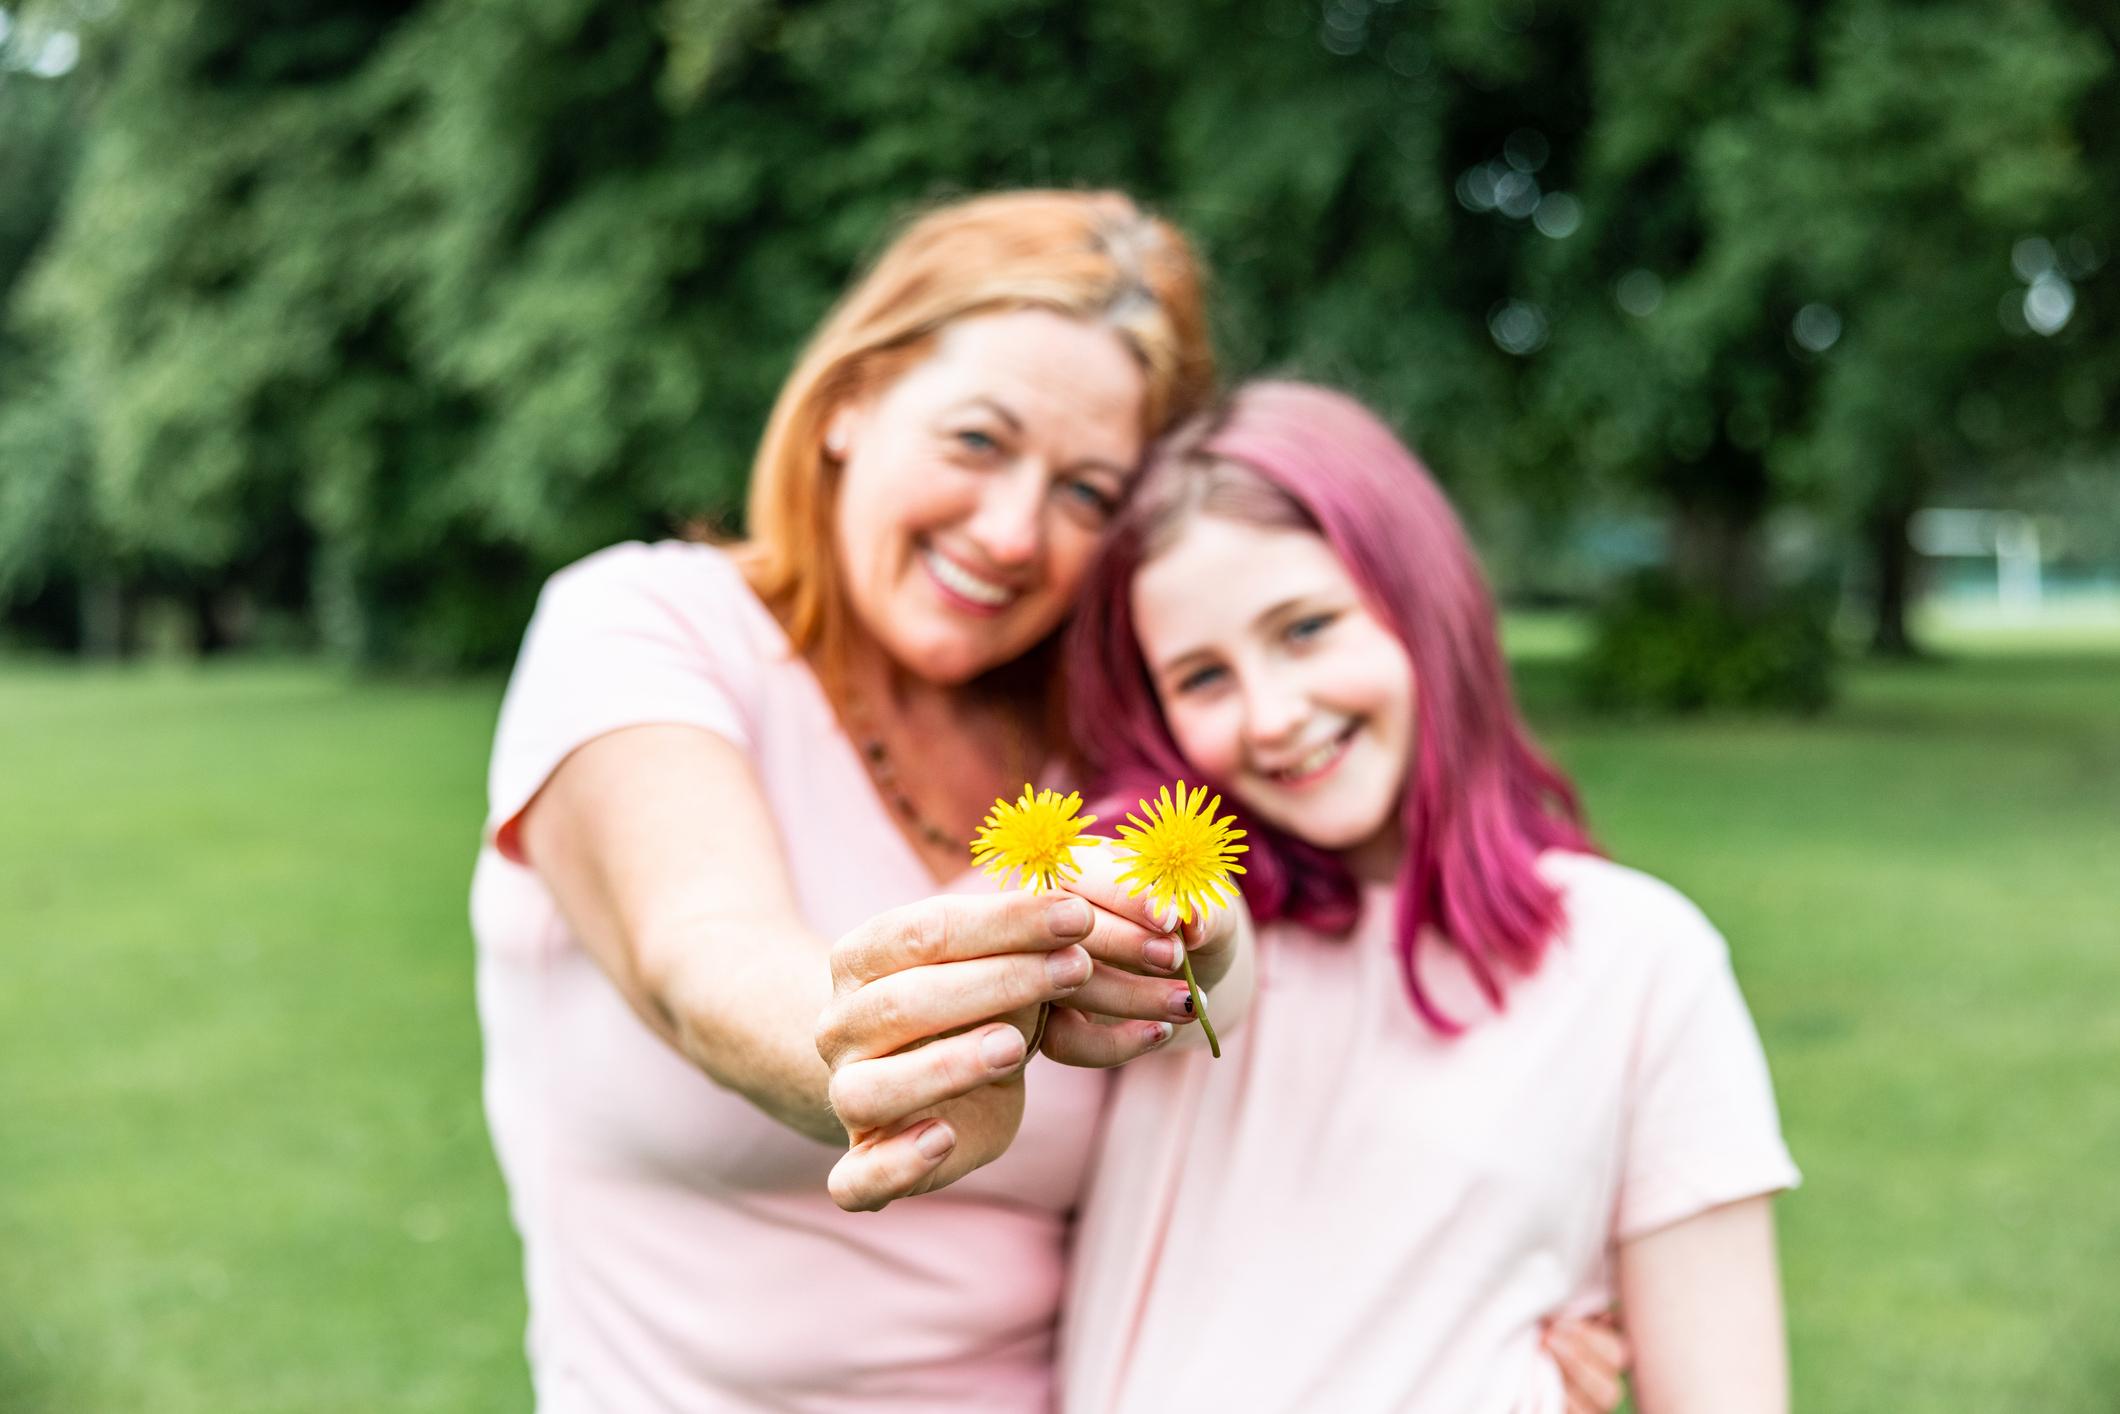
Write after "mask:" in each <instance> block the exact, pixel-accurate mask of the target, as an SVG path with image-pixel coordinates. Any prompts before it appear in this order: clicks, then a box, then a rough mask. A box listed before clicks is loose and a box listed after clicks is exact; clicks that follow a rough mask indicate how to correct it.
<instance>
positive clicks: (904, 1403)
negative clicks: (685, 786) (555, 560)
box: [471, 543, 1104, 1414]
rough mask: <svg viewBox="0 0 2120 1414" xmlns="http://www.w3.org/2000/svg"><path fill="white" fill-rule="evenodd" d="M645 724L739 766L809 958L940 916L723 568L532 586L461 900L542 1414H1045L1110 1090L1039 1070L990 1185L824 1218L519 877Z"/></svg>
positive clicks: (802, 1150) (809, 1166) (637, 554)
mask: <svg viewBox="0 0 2120 1414" xmlns="http://www.w3.org/2000/svg"><path fill="white" fill-rule="evenodd" d="M648 723H687V724H690V725H693V726H698V727H702V728H704V729H706V730H708V731H711V732H713V733H715V734H716V735H718V736H721V737H723V738H725V739H726V740H728V741H730V742H732V743H734V744H735V745H736V746H738V747H739V748H741V749H742V750H743V751H744V752H745V754H746V755H748V756H749V757H750V760H751V763H752V765H753V766H754V767H755V768H756V770H757V774H758V779H759V781H760V783H761V785H762V786H763V788H764V791H765V795H766V799H767V801H768V803H769V804H770V805H771V807H772V811H773V816H774V819H775V820H776V821H777V822H778V823H779V826H780V831H781V838H782V841H783V845H784V849H785V853H786V856H787V860H786V862H787V867H788V870H789V873H790V876H791V877H792V879H793V881H794V886H795V890H796V894H797V898H798V900H799V902H800V906H801V909H802V913H803V916H804V918H805V919H806V921H807V922H808V923H809V924H810V926H811V927H813V928H814V929H815V930H816V931H817V932H818V933H820V934H822V935H825V936H827V937H834V936H837V935H839V934H841V933H843V932H845V931H847V930H848V929H851V928H852V927H854V926H855V925H856V924H858V923H860V922H862V921H863V920H865V919H867V918H870V917H872V916H874V915H876V914H878V913H881V912H884V911H885V910H887V909H891V908H895V907H897V906H899V905H901V904H905V903H908V902H911V901H913V900H915V899H919V898H923V897H926V896H928V895H930V894H933V893H936V892H938V890H937V889H936V887H935V886H934V883H933V881H932V880H931V878H930V877H929V875H928V873H927V870H926V868H925V867H924V866H923V864H922V863H921V861H920V859H919V858H918V857H917V856H916V855H915V853H914V852H913V850H912V849H911V847H910V846H909V845H907V843H906V842H905V840H904V839H903V837H902V836H901V835H900V834H899V832H898V831H897V829H896V828H894V826H893V824H892V822H891V819H890V816H889V815H888V813H887V811H886V807H885V806H884V805H883V804H882V802H881V801H879V800H878V798H877V796H876V793H875V790H874V788H873V787H872V785H871V783H870V780H869V777H868V774H867V772H866V770H865V769H864V767H863V765H862V763H861V761H860V759H859V757H858V756H857V755H856V753H855V749H854V747H853V745H852V744H851V743H850V742H849V741H848V740H847V739H846V737H845V735H844V733H843V732H842V731H841V730H840V727H839V725H838V723H837V721H836V719H835V718H834V716H833V714H832V712H831V710H830V708H829V706H828V705H827V703H826V701H825V698H824V695H823V692H822V691H821V689H820V688H819V686H818V683H817V680H816V678H815V677H814V676H813V674H812V673H811V672H810V670H809V668H808V667H807V666H806V665H805V664H804V663H803V661H802V660H801V659H800V658H797V657H795V656H793V655H792V654H790V652H789V651H788V645H787V640H786V638H785V636H784V635H783V633H782V632H781V629H780V626H779V624H778V623H777V621H776V620H775V619H774V618H773V617H772V615H771V614H770V613H769V612H767V610H766V609H765V607H764V606H763V605H762V604H760V603H759V601H758V600H757V598H756V597H755V596H753V595H752V593H751V591H750V589H749V588H748V586H747V585H746V584H745V583H744V580H743V578H742V576H741V575H740V574H739V573H738V571H737V570H736V568H735V566H734V565H733V564H732V563H731V562H730V561H729V559H728V558H727V557H726V556H725V555H724V554H722V553H721V552H720V551H718V550H715V549H712V548H709V547H706V546H700V545H691V544H681V543H665V544H660V545H653V546H650V545H639V544H629V545H621V546H617V547H615V548H613V549H610V550H606V551H603V552H602V553H600V554H597V555H593V556H591V557H590V558H588V559H586V560H584V561H582V562H580V563H579V564H576V565H574V566H573V567H571V568H569V569H567V570H564V571H562V572H561V573H560V574H558V575H556V576H555V577H554V578H553V579H552V581H551V582H550V584H548V585H547V586H546V589H545V592H544V595H543V597H542V598H541V599H540V600H539V602H538V608H537V614H536V617H535V618H534V619H533V620H532V622H531V625H530V629H529V633H528V636H527V637H526V639H525V641H524V644H523V649H522V654H521V657H520V658H519V659H518V661H517V663H516V667H515V674H514V677H513V678H512V680H511V681H510V683H509V687H508V694H507V699H506V701H505V703H504V705H503V706H502V709H501V718H500V725H499V728H498V731H497V733H496V736H495V740H494V747H493V763H492V776H491V782H490V785H491V800H490V806H491V810H490V814H489V816H488V820H487V835H486V845H485V848H484V849H483V851H482V852H481V854H480V856H479V861H478V870H477V874H476V877H475V880H474V882H473V886H472V899H471V911H472V923H473V930H474V932H475V933H476V934H477V938H478V959H479V968H478V1000H479V1016H480V1019H481V1022H482V1023H483V1026H484V1031H485V1041H486V1079H485V1091H486V1112H487V1117H488V1121H489V1123H490V1125H491V1128H492V1131H493V1140H494V1148H495V1150H496V1151H497V1153H498V1155H499V1158H500V1163H501V1169H502V1172H503V1174H504V1175H505V1176H506V1178H507V1181H508V1190H509V1200H510V1206H511V1208H512V1210H513V1214H514V1219H515V1224H516V1227H517V1229H518V1231H519V1232H520V1233H521V1234H522V1239H523V1249H524V1261H525V1268H526V1278H527V1283H528V1287H529V1297H530V1330H529V1337H528V1347H529V1353H530V1361H531V1367H532V1372H533V1375H534V1377H535V1381H536V1386H537V1394H538V1407H539V1409H540V1410H543V1411H545V1414H578V1411H590V1410H596V1411H625V1414H634V1412H635V1411H643V1412H644V1414H645V1411H661V1410H672V1411H675V1410H682V1411H687V1414H698V1411H721V1410H754V1409H755V1410H763V1409H772V1410H851V1409H861V1410H864V1411H913V1410H920V1411H940V1410H972V1409H978V1410H1004V1411H1010V1410H1015V1411H1030V1410H1042V1409H1045V1408H1047V1407H1048V1406H1049V1403H1050V1400H1051V1395H1052V1366H1053V1334H1054V1323H1055V1318H1056V1315H1057V1312H1058V1308H1059V1302H1060V1294H1061V1286H1062V1280H1063V1262H1064V1244H1065V1240H1066V1230H1067V1229H1066V1224H1067V1218H1068V1214H1069V1210H1070V1209H1071V1208H1072V1207H1073V1206H1074V1204H1075V1202H1076V1200H1077V1197H1078V1195H1079V1192H1080V1189H1081V1186H1082V1183H1083V1180H1084V1177H1085V1173H1086V1169H1087V1164H1088V1156H1089V1152H1090V1147H1091V1139H1092V1136H1093V1133H1094V1129H1095V1124H1096V1118H1097V1114H1098V1110H1099V1108H1100V1105H1101V1103H1102V1100H1103V1096H1104V1080H1103V1077H1102V1076H1100V1075H1098V1074H1096V1073H1094V1072H1090V1071H1083V1070H1072V1069H1067V1068H1064V1067H1060V1066H1055V1065H1052V1064H1050V1063H1047V1062H1037V1063H1034V1068H1033V1071H1032V1073H1031V1074H1030V1076H1029V1077H1028V1079H1029V1085H1028V1098H1027V1108H1026V1113H1025V1117H1024V1122H1023V1128H1022V1131H1021V1134H1020V1136H1019V1138H1018V1139H1017V1141H1016V1144H1015V1146H1014V1148H1013V1149H1011V1150H1010V1152H1009V1153H1008V1154H1007V1155H1005V1156H1004V1157H1003V1158H1002V1159H1000V1160H999V1161H998V1162H996V1163H994V1164H992V1165H991V1166H989V1167H987V1168H985V1169H983V1170H981V1171H979V1172H978V1173H975V1174H973V1175H971V1176H970V1177H968V1178H966V1179H965V1180H963V1181H962V1182H960V1183H958V1184H956V1185H954V1186H953V1187H951V1188H949V1189H947V1190H945V1191H943V1192H941V1193H939V1194H934V1195H931V1196H928V1197H924V1198H920V1199H918V1200H914V1201H908V1202H903V1203H899V1204H895V1205H894V1206H892V1207H891V1208H889V1209H888V1210H886V1211H884V1212H881V1213H861V1214H851V1213H844V1212H841V1211H840V1210H839V1209H838V1208H836V1207H834V1206H833V1204H832V1202H831V1200H830V1199H829V1198H828V1197H827V1196H826V1193H825V1178H826V1175H827V1173H828V1172H829V1171H830V1169H831V1167H832V1164H833V1162H834V1161H835V1160H836V1159H837V1158H838V1156H839V1154H840V1152H842V1151H840V1150H838V1149H836V1148H834V1147H832V1146H830V1145H826V1144H821V1143H818V1142H816V1141H814V1140H811V1139H807V1138H804V1137H803V1136H801V1135H798V1134H796V1133H794V1132H793V1131H791V1130H788V1129H786V1128H784V1127H782V1126H781V1125H780V1124H778V1123H776V1122H774V1121H773V1120H771V1119H768V1118H767V1117H766V1116H765V1115H763V1114H762V1113H760V1112H759V1111H758V1110H756V1109H755V1108H753V1107H752V1105H751V1104H750V1103H749V1102H748V1101H746V1100H744V1099H742V1098H741V1097H739V1096H738V1095H736V1094H734V1093H732V1092H730V1091H728V1090H724V1089H722V1088H721V1087H720V1086H718V1085H716V1084H715V1083H713V1082H712V1081H710V1080H708V1079H707V1078H706V1077H705V1076H704V1075H702V1074H701V1073H700V1072H699V1071H698V1070H697V1069H695V1068H694V1067H693V1066H692V1065H690V1064H689V1063H687V1062H686V1061H685V1060H684V1059H682V1058H681V1057H680V1056H678V1055H677V1053H676V1052H674V1051H673V1050H671V1049H670V1048H669V1047H668V1046H666V1045H665V1044H664V1043H663V1042H662V1041H661V1040H659V1039H657V1038H656V1036H655V1035H654V1034H653V1033H651V1032H650V1031H649V1030H648V1029H647V1028H646V1027H645V1026H644V1025H642V1023H641V1022H640V1021H639V1020H638V1019H637V1018H636V1017H635V1016H634V1014H633V1013H632V1011H631V1010H629V1009H628V1007H627V1006H626V1004H625V1002H624V1001H623V1000H622V999H621V998H620V997H619V994H618V992H617V991H616V990H615V989H614V988H613V987H612V986H611V984H610V983H609V981H608V980H607V979H606V978H605V976H604V974H603V973H602V972H601V971H600V970H599V969H598V968H597V966H596V965H595V964H594V963H593V962H592V961H591V960H590V959H589V957H588V956H587V954H586V953H584V951H583V950H582V948H581V947H580V945H579V944H578V943H577V942H576V940H575V938H574V937H573V935H572V934H571V933H570V932H569V930H568V927H567V924H566V921H565V920H564V919H562V918H561V917H560V915H559V912H558V911H557V909H556V908H555V907H554V904H553V901H552V897H551V895H550V894H549V893H547V891H546V889H545V887H544V885H543V883H542V882H541V881H540V880H539V878H538V876H537V875H536V874H534V873H533V872H531V871H530V870H529V869H527V868H526V867H524V866H523V864H522V862H521V859H520V854H519V852H518V848H517V845H516V842H515V839H514V834H515V829H516V826H517V824H518V820H519V817H520V815H521V814H522V811H523V809H524V808H525V806H527V805H528V804H529V802H530V800H531V798H532V797H533V796H534V795H535V794H536V793H537V791H538V790H539V789H540V788H541V787H542V786H543V784H544V782H545V780H546V779H547V778H548V777H549V776H550V775H551V773H552V771H553V770H554V769H555V768H556V767H557V766H558V765H559V763H560V762H561V761H562V760H564V759H565V758H566V757H567V755H568V754H569V753H570V752H572V751H574V750H575V749H576V748H577V747H579V746H581V745H583V744H584V743H585V742H588V741H590V740H591V739H593V738H595V737H597V736H600V735H602V734H603V733H606V732H610V731H614V730H616V729H618V728H621V727H627V726H635V725H642V724H648ZM699 808H700V809H702V810H711V809H713V808H714V802H713V801H711V800H702V801H700V802H699ZM964 887H976V885H971V884H966V885H965V886H964Z"/></svg>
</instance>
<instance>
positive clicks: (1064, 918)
mask: <svg viewBox="0 0 2120 1414" xmlns="http://www.w3.org/2000/svg"><path fill="white" fill-rule="evenodd" d="M1084 902H1085V901H1084V900H1082V899H1080V898H1077V897H1075V896H1074V895H1072V894H1042V895H1041V894H1034V893H1030V892H1027V891H1025V890H1022V889H1016V890H1012V891H1010V892H1008V893H1000V894H943V895H940V896H938V897H936V898H928V899H922V900H920V901H919V902H918V903H909V904H907V905H906V906H905V907H903V908H894V909H892V910H891V911H890V912H889V913H883V914H878V915H877V916H876V917H874V918H872V919H870V920H869V921H868V922H867V923H864V924H862V925H861V926H860V927H859V928H856V929H855V930H854V931H853V932H851V933H848V934H847V935H846V936H845V937H843V938H841V939H840V940H839V941H838V942H837V943H834V944H833V945H832V976H833V981H834V983H835V984H836V985H837V986H838V988H839V990H842V991H844V990H851V989H852V988H854V987H859V986H860V985H862V984H863V983H866V982H872V981H874V980H876V979H877V978H879V977H887V976H889V975H890V974H892V973H894V972H903V971H905V970H906V969H907V968H910V967H926V966H930V965H932V964H935V963H940V962H956V961H961V960H963V959H967V958H975V957H989V956H992V955H994V954H997V953H1028V952H1050V951H1052V950H1053V949H1054V948H1059V947H1065V946H1067V945H1068V944H1070V943H1076V942H1080V941H1081V940H1082V939H1083V938H1084V937H1085V936H1086V935H1087V934H1088V933H1089V931H1090V926H1091V923H1092V910H1090V909H1089V908H1086V907H1085V906H1084Z"/></svg>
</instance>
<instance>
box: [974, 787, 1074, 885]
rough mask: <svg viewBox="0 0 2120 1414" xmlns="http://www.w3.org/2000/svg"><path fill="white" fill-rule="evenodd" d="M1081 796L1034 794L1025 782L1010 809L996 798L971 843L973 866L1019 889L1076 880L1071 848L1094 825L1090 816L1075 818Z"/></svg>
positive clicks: (1043, 792)
mask: <svg viewBox="0 0 2120 1414" xmlns="http://www.w3.org/2000/svg"><path fill="white" fill-rule="evenodd" d="M1081 808H1082V797H1081V795H1080V794H1078V793H1076V792H1073V791H1070V792H1069V793H1068V794H1067V795H1066V796H1064V797H1063V796H1062V795H1061V794H1060V792H1058V791H1056V790H1041V791H1034V790H1033V789H1032V788H1031V785H1030V783H1029V782H1027V781H1026V782H1025V783H1024V786H1023V795H1022V797H1021V798H1020V799H1018V800H1017V801H1016V802H1015V803H1014V804H1011V803H1009V802H1008V801H1006V800H1001V799H998V798H997V799H996V800H995V801H994V808H993V809H992V810H990V811H988V812H987V816H986V821H985V823H984V824H982V825H981V826H980V827H979V833H978V834H977V835H975V836H974V837H973V838H972V863H974V864H976V865H978V866H979V867H980V868H981V869H982V870H984V871H985V872H986V873H988V874H991V875H993V876H994V877H995V878H996V879H999V880H1000V881H1001V886H1002V887H1003V888H1008V887H1010V885H1009V878H1010V876H1011V875H1017V876H1020V880H1021V885H1022V887H1024V888H1030V887H1032V886H1033V885H1035V886H1036V887H1038V888H1041V889H1050V888H1052V887H1053V886H1054V885H1055V884H1058V883H1061V882H1064V881H1066V880H1069V879H1072V878H1074V877H1075V875H1076V872H1077V870H1076V866H1075V846H1076V845H1077V844H1079V843H1080V842H1081V838H1082V830H1083V827H1085V826H1087V825H1094V824H1096V823H1097V817H1096V816H1094V815H1077V814H1076V813H1075V812H1076V811H1078V810H1080V809H1081Z"/></svg>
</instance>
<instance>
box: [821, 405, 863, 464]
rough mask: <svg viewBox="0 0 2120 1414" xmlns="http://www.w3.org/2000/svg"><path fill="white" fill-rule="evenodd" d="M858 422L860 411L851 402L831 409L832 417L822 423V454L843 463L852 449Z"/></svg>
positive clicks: (859, 420)
mask: <svg viewBox="0 0 2120 1414" xmlns="http://www.w3.org/2000/svg"><path fill="white" fill-rule="evenodd" d="M860 422H861V411H860V409H859V407H858V406H857V405H856V404H855V403H854V402H852V401H848V402H843V403H841V404H840V405H839V406H838V407H836V408H834V409H832V415H831V416H830V417H828V418H826V419H825V423H824V454H825V455H826V456H828V457H830V458H831V459H832V460H833V461H835V462H843V461H845V460H846V459H847V453H848V451H850V450H851V449H852V448H853V445H854V435H855V432H856V430H857V429H858V428H859V426H860Z"/></svg>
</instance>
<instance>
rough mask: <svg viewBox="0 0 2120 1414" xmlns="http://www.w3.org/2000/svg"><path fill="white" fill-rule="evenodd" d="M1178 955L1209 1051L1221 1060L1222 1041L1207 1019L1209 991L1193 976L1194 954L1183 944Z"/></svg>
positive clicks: (1195, 1013)
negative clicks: (1201, 986) (1187, 950)
mask: <svg viewBox="0 0 2120 1414" xmlns="http://www.w3.org/2000/svg"><path fill="white" fill-rule="evenodd" d="M1178 957H1179V959H1180V965H1181V966H1183V967H1184V969H1185V985H1186V986H1188V987H1190V988H1191V989H1192V1004H1193V1015H1194V1016H1197V1017H1198V1018H1200V1029H1201V1030H1202V1031H1205V1032H1206V1033H1207V1049H1208V1051H1209V1053H1211V1054H1212V1055H1213V1056H1214V1058H1215V1059H1216V1060H1220V1059H1222V1042H1221V1041H1220V1040H1218V1039H1217V1038H1216V1036H1215V1024H1214V1023H1213V1022H1212V1021H1209V1020H1208V1019H1207V993H1205V992H1203V991H1201V990H1200V984H1199V982H1198V981H1196V980H1195V979H1194V978H1193V970H1192V954H1191V953H1189V952H1186V951H1185V949H1184V947H1183V945H1182V944H1181V945H1180V946H1179V948H1178Z"/></svg>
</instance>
